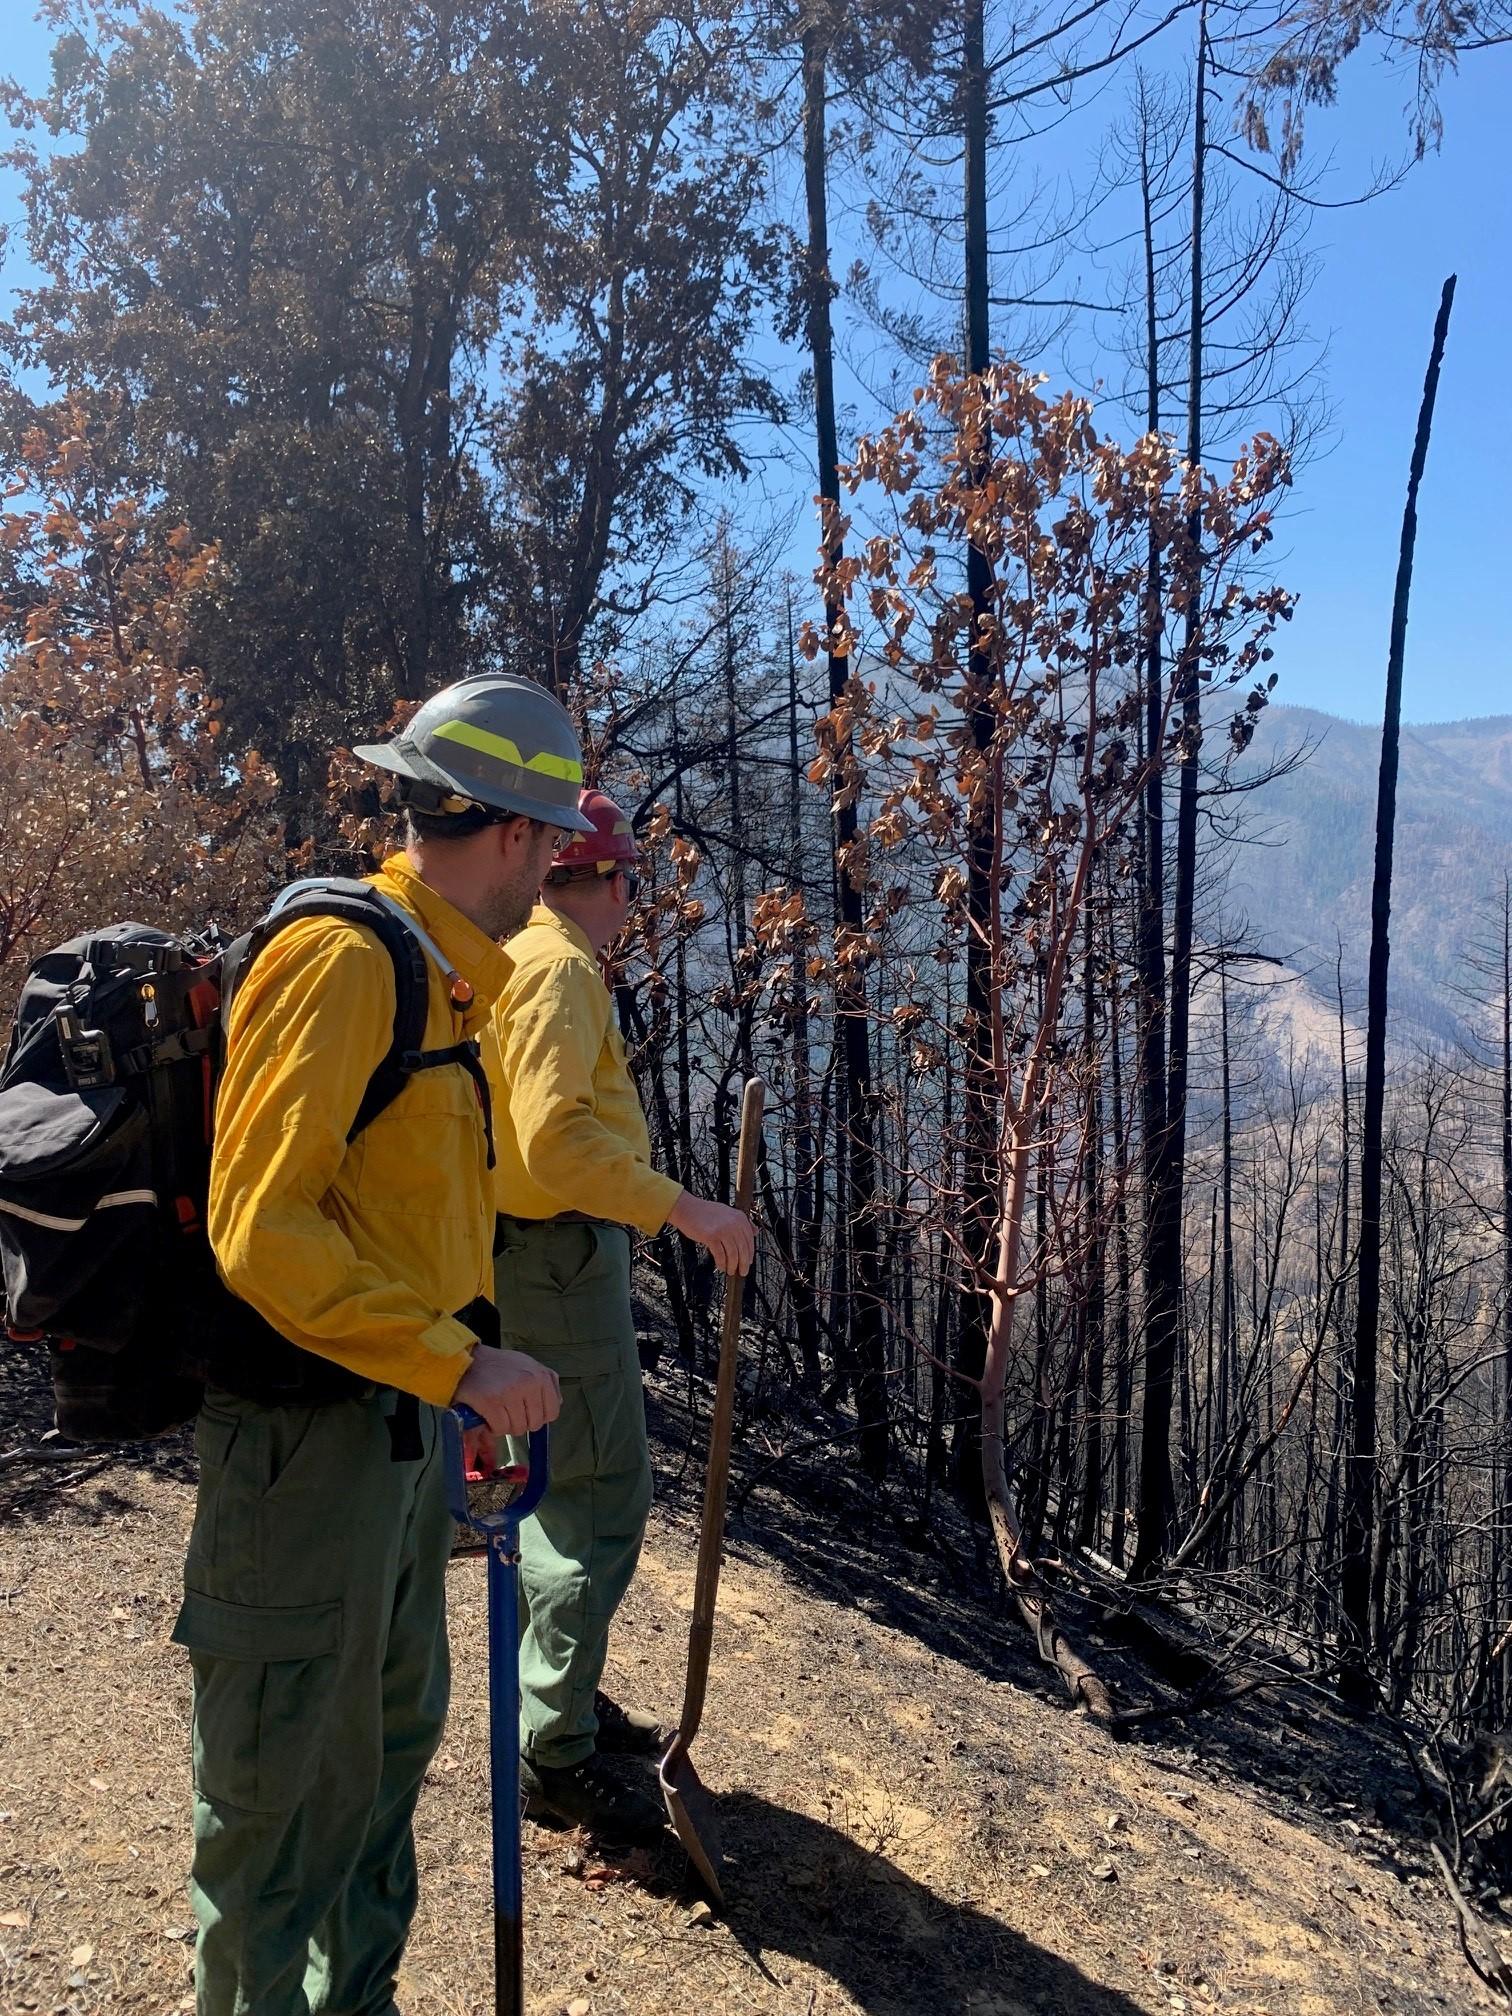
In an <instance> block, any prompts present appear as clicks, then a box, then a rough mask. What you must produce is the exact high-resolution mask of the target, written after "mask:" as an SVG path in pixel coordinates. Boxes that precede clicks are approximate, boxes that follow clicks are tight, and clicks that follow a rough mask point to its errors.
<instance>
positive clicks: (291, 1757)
mask: <svg viewBox="0 0 1512 2016" xmlns="http://www.w3.org/2000/svg"><path fill="white" fill-rule="evenodd" d="M173 1642H174V1643H175V1644H176V1645H182V1646H183V1647H184V1648H185V1650H186V1651H187V1652H188V1653H189V1658H190V1664H191V1666H192V1667H193V1669H194V1789H195V1790H196V1792H198V1793H200V1794H201V1796H202V1797H204V1798H206V1799H212V1800H215V1801H217V1802H219V1803H221V1804H224V1805H227V1806H237V1807H240V1808H241V1809H242V1811H244V1812H247V1813H283V1812H287V1811H288V1810H289V1809H290V1808H291V1807H293V1806H295V1805H297V1804H298V1802H299V1798H300V1795H301V1794H302V1793H303V1792H305V1791H307V1790H308V1789H309V1786H310V1783H311V1780H312V1778H313V1776H314V1765H315V1760H316V1758H317V1757H318V1755H319V1752H320V1747H321V1738H322V1735H323V1733H324V1728H325V1723H326V1718H327V1715H328V1713H329V1710H330V1706H331V1701H332V1698H333V1695H334V1692H335V1688H334V1681H335V1677H336V1665H337V1661H336V1654H337V1652H338V1651H339V1649H340V1646H341V1604H340V1601H339V1600H338V1601H334V1602H330V1603H309V1604H303V1605H299V1606H296V1607H288V1608H283V1607H278V1606H274V1605H261V1604H252V1603H225V1602H222V1601H221V1599H220V1598H219V1597H215V1596H205V1595H202V1594H201V1593H200V1592H199V1591H197V1590H194V1589H191V1590H188V1591H186V1593H185V1596H184V1601H183V1605H182V1607H181V1609H180V1610H179V1614H178V1622H177V1623H176V1624H175V1625H174V1627H173Z"/></svg>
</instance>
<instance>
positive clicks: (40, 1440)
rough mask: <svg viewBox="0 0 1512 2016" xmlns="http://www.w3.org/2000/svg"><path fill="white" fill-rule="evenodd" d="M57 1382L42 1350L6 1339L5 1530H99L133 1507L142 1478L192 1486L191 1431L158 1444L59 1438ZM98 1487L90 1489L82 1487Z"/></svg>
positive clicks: (0, 1517)
mask: <svg viewBox="0 0 1512 2016" xmlns="http://www.w3.org/2000/svg"><path fill="white" fill-rule="evenodd" d="M52 1426H53V1396H52V1381H51V1379H50V1377H49V1376H48V1370H47V1358H46V1354H45V1352H44V1350H43V1349H42V1347H40V1346H37V1345H24V1344H15V1343H12V1342H10V1341H9V1340H6V1339H4V1338H3V1337H0V1525H4V1526H12V1527H14V1526H23V1525H33V1524H36V1523H37V1522H39V1521H41V1520H57V1519H70V1520H73V1521H75V1522H77V1523H79V1524H81V1525H90V1526H93V1525H98V1524H99V1523H100V1521H101V1520H102V1519H109V1518H114V1517H116V1516H118V1515H119V1514H120V1513H122V1512H129V1511H131V1510H133V1509H134V1500H133V1499H132V1497H131V1495H130V1493H131V1484H132V1479H133V1478H134V1477H137V1476H152V1477H163V1478H168V1479H171V1480H172V1481H173V1482H175V1483H180V1484H193V1483H194V1481H195V1477H196V1474H197V1472H196V1468H195V1461H194V1437H193V1434H192V1432H191V1430H189V1429H187V1428H183V1429H179V1430H177V1431H176V1432H175V1433H174V1434H171V1435H162V1436H159V1437H158V1439H157V1440H156V1441H153V1442H119V1443H111V1444H109V1445H108V1446H107V1445H103V1444H102V1445H98V1446H96V1445H90V1444H79V1443H71V1442H63V1441H61V1440H59V1439H58V1438H57V1436H56V1435H54V1434H53V1433H52V1432H51V1431H52ZM85 1485H88V1486H91V1487H92V1488H91V1489H89V1490H88V1491H84V1490H83V1489H82V1488H81V1487H83V1486H85Z"/></svg>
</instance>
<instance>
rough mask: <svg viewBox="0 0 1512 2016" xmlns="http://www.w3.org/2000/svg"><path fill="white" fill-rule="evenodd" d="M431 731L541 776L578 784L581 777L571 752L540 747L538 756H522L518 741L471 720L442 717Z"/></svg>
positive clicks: (450, 740)
mask: <svg viewBox="0 0 1512 2016" xmlns="http://www.w3.org/2000/svg"><path fill="white" fill-rule="evenodd" d="M431 733H432V735H433V736H434V737H435V739H436V740H437V741H438V742H460V743H461V744H462V745H463V747H464V748H467V749H476V750H478V751H479V752H480V753H481V754H482V755H484V756H497V757H498V759H499V761H500V762H501V763H513V764H514V766H515V768H516V769H517V770H534V771H536V772H538V774H539V775H541V776H542V777H560V778H561V780H562V782H563V783H564V784H581V783H582V781H583V766H582V764H581V763H578V762H575V761H574V760H573V758H572V757H571V756H553V755H552V753H551V751H550V750H549V749H543V750H542V751H541V752H540V754H539V755H537V756H530V757H525V756H522V755H521V754H520V751H519V746H518V744H517V743H514V742H511V741H510V739H509V737H508V736H507V735H495V734H493V733H491V732H490V730H488V729H487V728H476V727H474V726H473V724H472V722H471V721H443V722H442V723H441V726H440V727H439V728H433V729H432V730H431Z"/></svg>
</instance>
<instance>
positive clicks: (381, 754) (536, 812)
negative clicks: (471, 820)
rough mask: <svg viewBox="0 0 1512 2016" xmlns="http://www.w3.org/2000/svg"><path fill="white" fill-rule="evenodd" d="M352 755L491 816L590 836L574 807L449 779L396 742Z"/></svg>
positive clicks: (588, 826) (590, 828) (371, 745)
mask: <svg viewBox="0 0 1512 2016" xmlns="http://www.w3.org/2000/svg"><path fill="white" fill-rule="evenodd" d="M352 754H353V755H354V756H355V757H357V758H358V760H359V761H360V762H363V763H371V764H372V765H373V766H374V768H375V769H378V770H387V771H388V772H389V773H390V774H391V775H392V776H395V777H407V778H409V779H410V780H411V782H412V783H416V784H428V785H430V786H431V787H432V788H433V789H441V790H444V791H451V792H454V793H455V794H456V795H457V796H458V797H459V798H467V799H470V800H471V801H472V802H473V803H474V804H476V805H486V806H487V807H488V808H489V810H490V811H492V812H513V813H516V814H517V815H518V816H519V817H520V818H522V819H535V820H538V821H539V822H540V824H541V825H543V826H555V827H556V828H557V829H558V830H559V831H560V832H563V833H591V832H592V831H593V830H594V828H593V821H592V820H591V819H588V818H585V817H584V815H583V814H582V813H581V812H580V811H579V810H578V808H577V807H576V806H575V805H573V806H567V805H553V804H552V803H551V802H550V801H549V800H548V799H544V798H533V797H531V796H530V794H529V793H528V792H523V791H521V792H515V791H509V792H493V791H488V790H485V789H483V788H481V787H480V786H479V785H477V784H475V783H473V782H472V781H470V780H464V779H462V778H458V777H449V776H448V775H447V774H446V772H445V771H444V770H443V769H442V768H441V767H440V765H439V764H437V763H434V762H429V761H426V760H425V759H424V758H420V759H418V760H417V758H416V756H415V754H414V752H413V751H412V750H408V749H405V748H404V747H403V746H402V745H401V744H400V743H397V742H364V743H362V744H360V745H359V746H358V747H356V748H354V749H353V751H352Z"/></svg>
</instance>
